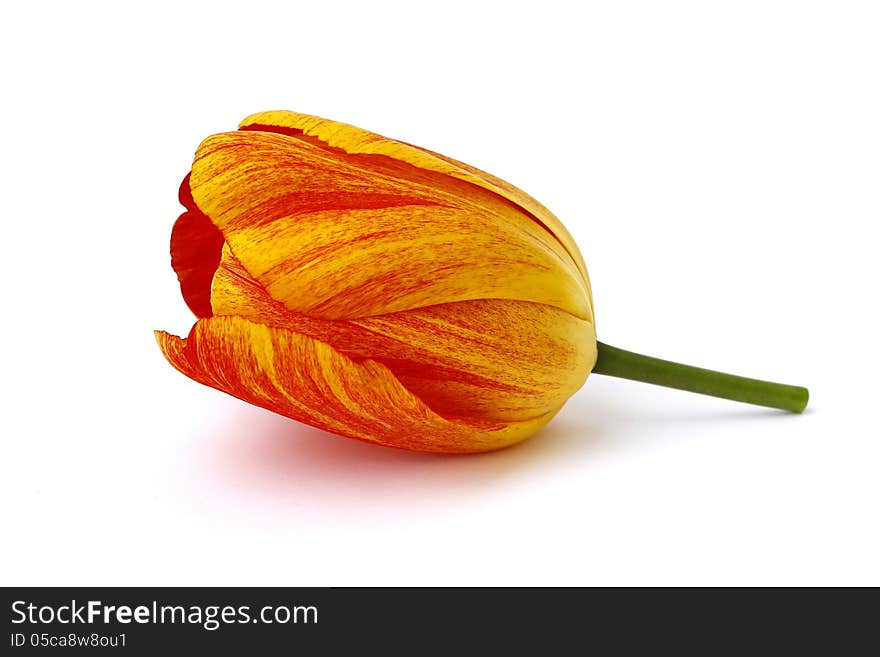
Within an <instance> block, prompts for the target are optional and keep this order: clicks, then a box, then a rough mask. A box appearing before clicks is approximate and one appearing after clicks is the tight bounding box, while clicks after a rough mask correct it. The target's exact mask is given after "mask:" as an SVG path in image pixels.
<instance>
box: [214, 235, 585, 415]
mask: <svg viewBox="0 0 880 657" xmlns="http://www.w3.org/2000/svg"><path fill="white" fill-rule="evenodd" d="M211 303H212V306H213V309H214V313H215V314H216V315H234V316H239V317H243V318H245V319H249V320H252V321H254V322H257V323H260V324H265V325H267V326H275V327H280V328H286V329H289V330H292V331H294V332H296V333H299V334H302V335H306V336H308V337H311V338H314V339H316V340H321V341H322V342H326V343H328V344H330V345H332V346H333V347H334V348H335V349H336V350H337V351H339V352H341V353H343V354H345V355H347V356H349V357H351V358H355V359H364V358H369V359H372V360H375V361H377V362H380V363H382V364H383V365H385V366H387V367H388V368H389V369H390V370H391V371H392V372H393V373H394V374H395V376H396V377H397V378H398V379H399V380H400V381H401V382H402V383H403V384H404V385H405V386H406V387H407V388H408V389H409V390H410V391H411V392H412V393H413V394H415V395H416V396H418V397H419V398H420V399H421V400H422V401H424V402H425V403H426V404H427V405H428V406H429V407H431V408H432V409H433V410H434V411H436V412H438V413H439V414H441V415H465V416H468V417H479V418H482V419H494V420H524V419H529V418H532V417H535V416H537V415H541V414H543V413H546V412H547V411H549V410H550V409H554V408H557V407H559V406H561V405H562V404H563V403H564V402H565V400H566V399H568V397H570V396H571V395H572V394H573V393H574V392H575V391H576V390H578V389H579V388H580V387H581V385H583V383H584V381H585V379H586V377H587V375H588V373H589V372H590V370H591V369H592V367H593V364H594V363H595V359H596V338H595V332H594V330H593V326H592V324H591V323H590V322H587V321H585V320H582V319H579V318H577V317H574V316H573V315H570V314H568V313H566V312H565V311H562V310H559V309H558V308H553V307H551V306H546V305H541V304H532V303H529V302H522V301H510V300H500V299H489V300H487V299H481V300H474V301H460V302H456V303H447V304H439V305H434V306H428V307H424V308H420V309H414V310H408V311H401V312H396V313H389V314H385V315H379V316H375V317H366V318H362V319H356V320H326V319H320V318H316V317H310V316H308V315H305V314H303V313H296V312H292V311H289V310H287V309H286V308H285V307H284V305H283V304H281V303H279V302H277V301H275V300H274V299H272V298H271V297H270V296H269V295H268V294H267V293H266V291H265V290H264V289H263V288H262V287H261V286H260V285H259V283H257V282H256V281H255V280H254V279H253V278H252V277H251V276H250V274H249V273H248V272H247V270H245V269H244V267H243V266H242V265H241V263H240V262H239V261H238V260H237V259H236V258H235V256H234V255H233V254H232V251H231V250H230V248H229V246H228V245H227V246H225V247H224V249H223V258H222V260H221V263H220V266H219V267H218V269H217V273H216V275H215V276H214V282H213V286H212V292H211Z"/></svg>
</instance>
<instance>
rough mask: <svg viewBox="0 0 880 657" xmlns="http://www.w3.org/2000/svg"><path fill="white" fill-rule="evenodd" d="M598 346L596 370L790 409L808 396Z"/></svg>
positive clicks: (777, 385) (792, 389) (800, 407)
mask: <svg viewBox="0 0 880 657" xmlns="http://www.w3.org/2000/svg"><path fill="white" fill-rule="evenodd" d="M598 347H599V357H598V359H597V360H596V365H595V367H594V368H593V372H594V373H595V374H605V375H607V376H617V377H620V378H622V379H630V380H632V381H643V382H645V383H653V384H654V385H658V386H665V387H667V388H677V389H678V390H687V391H689V392H697V393H700V394H701V395H711V396H713V397H723V398H724V399H732V400H734V401H740V402H745V403H747V404H757V405H758V406H769V407H770V408H780V409H783V410H786V411H792V412H793V413H800V412H802V411H803V410H804V408H806V406H807V401H808V400H809V398H810V393H809V391H808V390H807V389H806V388H801V387H800V386H789V385H785V384H784V383H771V382H770V381H759V380H758V379H747V378H745V377H742V376H735V375H733V374H725V373H724V372H715V371H713V370H704V369H703V368H701V367H693V366H691V365H682V364H681V363H673V362H672V361H668V360H661V359H659V358H653V357H651V356H643V355H642V354H636V353H633V352H631V351H626V350H624V349H618V348H617V347H611V346H609V345H607V344H603V343H601V342H600V343H598Z"/></svg>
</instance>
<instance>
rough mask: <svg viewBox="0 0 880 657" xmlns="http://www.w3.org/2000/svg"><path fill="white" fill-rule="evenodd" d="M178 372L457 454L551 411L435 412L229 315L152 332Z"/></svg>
mask: <svg viewBox="0 0 880 657" xmlns="http://www.w3.org/2000/svg"><path fill="white" fill-rule="evenodd" d="M156 337H157V340H158V342H159V346H160V347H161V349H162V351H163V353H164V354H165V357H166V358H167V359H168V361H169V362H170V363H171V364H172V365H173V366H174V367H175V368H177V369H178V370H179V371H180V372H182V373H183V374H185V375H186V376H188V377H190V378H192V379H195V380H196V381H199V382H201V383H203V384H205V385H208V386H211V387H213V388H217V389H218V390H223V391H225V392H227V393H229V394H231V395H234V396H235V397H238V398H239V399H243V400H245V401H247V402H250V403H252V404H256V405H257V406H261V407H263V408H267V409H270V410H272V411H274V412H276V413H279V414H281V415H285V416H287V417H290V418H293V419H295V420H299V421H300V422H304V423H306V424H310V425H312V426H315V427H318V428H321V429H325V430H327V431H331V432H333V433H337V434H341V435H344V436H349V437H352V438H358V439H361V440H366V441H369V442H374V443H378V444H381V445H386V446H389V447H400V448H403V449H410V450H418V451H429V452H447V453H467V452H483V451H489V450H493V449H499V448H501V447H506V446H508V445H512V444H514V443H517V442H519V441H521V440H523V439H525V438H527V437H529V436H530V435H532V434H534V433H535V432H536V431H537V430H538V429H540V428H541V427H543V426H544V425H545V424H546V423H547V422H548V421H549V420H550V419H551V418H552V417H553V415H554V414H555V412H556V411H557V410H558V409H554V410H553V411H552V412H549V413H546V414H544V415H542V416H540V417H536V418H533V419H530V420H524V421H512V422H500V421H485V420H483V421H481V420H474V419H467V418H460V417H453V416H449V417H444V416H442V415H440V414H438V413H436V412H435V411H433V410H432V409H431V408H429V407H428V406H427V405H426V404H425V403H424V402H422V401H421V400H420V399H419V398H418V397H416V396H415V395H413V394H412V393H411V392H410V391H409V390H407V388H406V387H405V386H404V385H403V384H402V383H401V382H400V381H399V380H398V379H397V377H395V376H394V374H393V373H392V372H391V370H389V369H388V368H387V367H386V366H384V365H382V364H381V363H378V362H376V361H373V360H369V359H365V360H360V361H358V360H355V359H352V358H349V357H348V356H346V355H344V354H342V353H340V352H339V351H337V350H336V349H334V348H333V347H331V346H330V345H328V344H326V343H323V342H321V341H319V340H315V339H313V338H310V337H307V336H304V335H300V334H298V333H296V332H294V331H290V330H286V329H280V328H271V327H267V326H264V325H262V324H256V323H253V322H250V321H248V320H245V319H242V318H239V317H212V318H208V319H201V320H199V321H198V322H196V324H195V326H194V327H193V329H192V330H191V331H190V334H189V336H188V337H187V338H179V337H177V336H173V335H169V334H167V333H164V332H161V331H157V332H156Z"/></svg>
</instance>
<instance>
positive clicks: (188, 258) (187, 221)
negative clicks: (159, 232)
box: [171, 175, 223, 317]
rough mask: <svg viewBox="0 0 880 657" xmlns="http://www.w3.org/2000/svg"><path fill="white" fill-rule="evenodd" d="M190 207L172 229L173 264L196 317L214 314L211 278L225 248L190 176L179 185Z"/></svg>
mask: <svg viewBox="0 0 880 657" xmlns="http://www.w3.org/2000/svg"><path fill="white" fill-rule="evenodd" d="M180 202H181V205H183V206H185V207H186V208H187V210H186V212H184V213H183V214H182V215H180V217H178V219H177V221H176V222H175V223H174V228H173V229H172V230H171V266H172V268H173V269H174V271H175V272H176V273H177V280H178V281H179V282H180V291H181V294H183V299H184V301H186V305H187V306H189V308H190V310H192V311H193V313H195V315H196V317H210V316H211V281H212V280H213V278H214V272H215V270H216V269H217V265H219V264H220V252H221V249H222V247H223V234H222V233H221V232H220V231H219V230H218V229H217V227H216V226H214V224H213V223H211V220H210V219H208V217H206V216H205V215H204V214H202V212H201V211H200V210H199V209H198V208H197V207H196V205H195V203H194V202H193V201H192V197H191V196H190V191H189V175H187V176H186V178H184V179H183V183H182V184H181V186H180Z"/></svg>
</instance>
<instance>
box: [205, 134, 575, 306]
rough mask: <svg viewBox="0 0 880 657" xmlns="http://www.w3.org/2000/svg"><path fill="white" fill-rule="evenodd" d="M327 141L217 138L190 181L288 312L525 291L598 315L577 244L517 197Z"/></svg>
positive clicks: (528, 297) (514, 295) (520, 295)
mask: <svg viewBox="0 0 880 657" xmlns="http://www.w3.org/2000/svg"><path fill="white" fill-rule="evenodd" d="M340 125H341V124H340ZM316 141H317V140H315V139H311V138H300V137H296V136H289V135H283V134H275V133H269V132H259V131H239V132H234V133H223V134H220V135H214V136H213V137H209V138H208V139H207V140H205V141H204V142H203V143H202V145H201V146H200V147H199V149H198V152H197V154H196V159H195V162H194V163H193V170H192V176H191V180H190V185H191V189H192V195H193V198H194V199H195V201H196V204H197V205H198V207H199V208H200V209H201V210H202V211H203V212H204V213H205V214H206V215H207V216H208V217H210V218H211V220H212V221H213V222H214V224H215V225H216V226H217V227H218V228H219V229H220V230H221V232H222V233H223V235H224V237H225V239H226V241H227V242H228V243H229V245H230V246H231V247H232V250H233V251H234V252H235V254H236V256H237V257H238V258H239V259H240V260H241V262H242V263H243V264H244V266H245V267H246V269H247V270H248V271H249V272H250V273H251V275H253V277H254V278H255V279H256V280H257V281H259V282H260V284H261V285H263V287H264V288H265V289H266V290H267V291H268V292H269V294H270V295H271V296H272V297H273V298H274V299H276V300H278V301H280V302H281V303H283V304H284V305H285V306H286V307H287V308H288V309H291V310H294V311H298V312H305V313H308V314H310V315H313V316H317V317H324V318H328V319H336V318H349V319H351V318H357V317H366V316H371V315H378V314H382V313H389V312H395V311H399V310H407V309H411V308H418V307H423V306H427V305H434V304H438V303H449V302H454V301H465V300H471V299H482V298H486V299H516V300H522V301H532V302H535V303H543V304H547V305H551V306H554V307H557V308H560V309H563V310H566V311H568V312H569V313H571V314H573V315H575V316H577V317H580V318H582V319H587V320H590V321H592V309H591V305H590V299H589V291H588V288H587V283H586V280H585V278H584V277H583V276H582V274H581V272H580V271H579V269H578V266H577V265H576V263H575V262H574V261H573V260H572V258H571V256H570V254H569V253H568V252H567V250H566V248H565V247H564V246H563V245H562V244H561V243H560V242H559V240H558V239H557V236H556V235H555V234H554V233H552V232H550V231H548V230H546V228H545V227H544V226H543V225H541V224H539V223H537V222H536V221H534V219H533V218H532V217H531V216H530V215H529V214H527V213H525V212H523V211H522V210H521V209H520V208H519V207H518V206H516V205H514V204H513V203H511V202H510V201H509V200H507V199H506V198H502V197H501V196H499V195H498V194H497V193H494V192H491V191H488V190H486V189H484V188H483V187H480V186H477V185H475V184H471V183H470V182H464V181H462V180H459V179H457V178H455V177H451V176H449V175H445V174H438V173H436V172H434V171H430V170H425V169H420V168H418V167H415V166H413V165H411V164H409V163H406V162H402V161H399V160H394V159H391V158H390V157H386V156H384V155H370V156H367V155H356V156H352V155H348V154H347V153H345V152H344V151H342V150H340V149H339V148H328V147H327V146H326V144H321V143H315V142H316Z"/></svg>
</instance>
